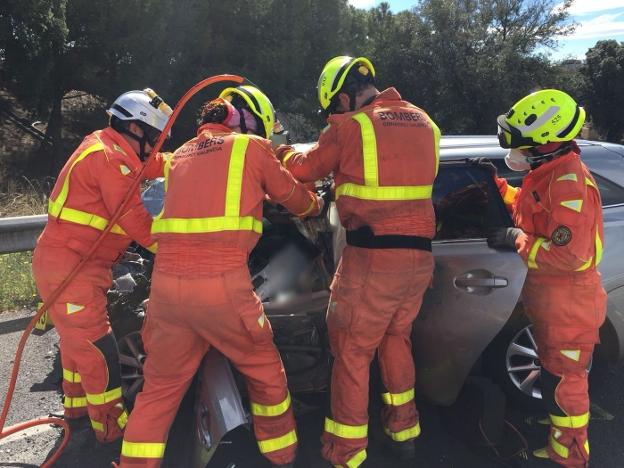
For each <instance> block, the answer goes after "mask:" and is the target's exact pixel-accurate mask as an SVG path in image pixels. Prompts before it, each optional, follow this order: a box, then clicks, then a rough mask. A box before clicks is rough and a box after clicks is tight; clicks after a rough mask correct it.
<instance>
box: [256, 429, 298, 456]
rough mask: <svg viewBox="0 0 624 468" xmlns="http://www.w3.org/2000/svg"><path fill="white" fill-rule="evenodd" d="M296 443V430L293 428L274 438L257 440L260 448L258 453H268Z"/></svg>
mask: <svg viewBox="0 0 624 468" xmlns="http://www.w3.org/2000/svg"><path fill="white" fill-rule="evenodd" d="M296 443H297V432H296V431H295V430H294V429H293V430H292V431H290V432H288V433H287V434H284V435H283V436H281V437H276V438H274V439H266V440H259V441H258V447H259V448H260V453H269V452H275V451H276V450H281V449H283V448H286V447H290V446H291V445H293V444H296Z"/></svg>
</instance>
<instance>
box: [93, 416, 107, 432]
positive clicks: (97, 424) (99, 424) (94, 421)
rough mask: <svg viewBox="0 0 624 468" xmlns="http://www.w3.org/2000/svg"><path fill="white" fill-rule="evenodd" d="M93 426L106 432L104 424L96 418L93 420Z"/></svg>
mask: <svg viewBox="0 0 624 468" xmlns="http://www.w3.org/2000/svg"><path fill="white" fill-rule="evenodd" d="M91 427H92V428H93V429H94V430H96V431H100V432H104V424H102V423H101V422H99V421H96V420H94V419H92V420H91Z"/></svg>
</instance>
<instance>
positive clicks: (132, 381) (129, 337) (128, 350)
mask: <svg viewBox="0 0 624 468" xmlns="http://www.w3.org/2000/svg"><path fill="white" fill-rule="evenodd" d="M143 318H144V314H143V313H131V314H124V316H123V317H121V318H119V319H118V320H116V321H114V322H113V323H112V324H111V327H112V329H113V334H114V335H115V338H116V339H117V348H118V350H119V365H120V368H121V389H122V392H123V396H124V400H125V401H126V405H127V406H128V408H129V409H130V410H131V409H132V407H133V406H134V400H135V399H136V396H137V394H138V393H139V391H141V389H142V388H143V363H144V361H145V357H146V354H145V350H144V349H143V342H142V340H141V327H142V326H143Z"/></svg>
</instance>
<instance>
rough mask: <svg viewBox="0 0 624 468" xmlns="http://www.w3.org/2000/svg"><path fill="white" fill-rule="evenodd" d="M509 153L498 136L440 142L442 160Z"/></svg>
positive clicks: (584, 143) (583, 144)
mask: <svg viewBox="0 0 624 468" xmlns="http://www.w3.org/2000/svg"><path fill="white" fill-rule="evenodd" d="M576 142H577V143H578V145H579V146H581V147H587V146H601V145H602V143H601V142H598V141H590V140H576ZM623 148H624V147H623ZM507 152H508V150H506V149H504V148H501V147H500V146H499V144H498V137H497V136H496V135H445V136H443V137H442V139H441V140H440V158H441V159H442V160H445V159H458V158H471V157H476V156H486V157H490V158H503V157H505V154H507Z"/></svg>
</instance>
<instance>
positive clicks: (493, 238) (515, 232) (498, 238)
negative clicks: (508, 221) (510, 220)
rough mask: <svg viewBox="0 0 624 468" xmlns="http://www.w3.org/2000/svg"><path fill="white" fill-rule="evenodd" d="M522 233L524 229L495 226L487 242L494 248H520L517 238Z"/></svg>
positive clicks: (489, 233)
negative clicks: (517, 245) (517, 244)
mask: <svg viewBox="0 0 624 468" xmlns="http://www.w3.org/2000/svg"><path fill="white" fill-rule="evenodd" d="M520 234H522V229H519V228H515V227H510V228H504V227H501V228H494V229H492V230H490V232H488V236H487V244H488V246H489V247H492V248H493V249H503V250H514V251H515V250H518V249H517V248H516V239H517V238H518V236H519V235H520Z"/></svg>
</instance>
